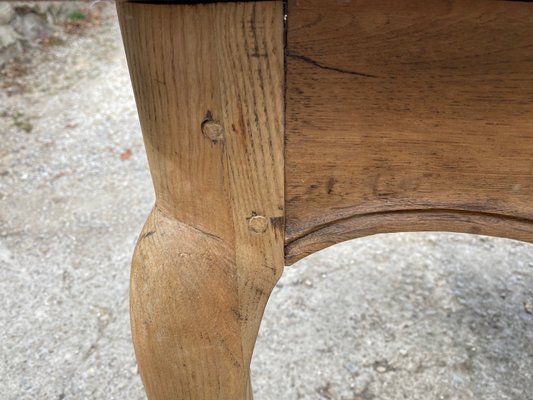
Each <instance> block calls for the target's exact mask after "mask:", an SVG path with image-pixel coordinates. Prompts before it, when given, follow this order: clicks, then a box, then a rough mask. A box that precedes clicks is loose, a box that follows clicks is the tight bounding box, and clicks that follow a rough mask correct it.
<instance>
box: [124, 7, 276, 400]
mask: <svg viewBox="0 0 533 400" xmlns="http://www.w3.org/2000/svg"><path fill="white" fill-rule="evenodd" d="M118 11H119V19H120V24H121V30H122V34H123V38H124V45H125V49H126V55H127V59H128V65H129V69H130V74H131V78H132V82H133V89H134V93H135V98H136V102H137V107H138V111H139V116H140V121H141V127H142V131H143V136H144V140H145V146H146V151H147V154H148V161H149V164H150V170H151V173H152V178H153V182H154V188H155V193H156V205H155V208H154V210H153V212H152V214H151V216H150V217H149V219H148V221H147V222H146V225H145V227H144V229H143V232H142V233H141V236H140V237H139V241H138V244H137V247H136V250H135V255H134V258H133V266H132V274H131V293H130V296H131V323H132V332H133V339H134V345H135V352H136V356H137V360H138V364H139V369H140V373H141V377H142V380H143V383H144V385H145V388H146V392H147V394H148V398H149V399H151V400H166V399H168V400H170V399H173V400H175V399H195V400H197V399H209V400H212V399H222V400H224V399H226V400H238V399H251V397H252V395H251V385H250V383H249V380H250V379H249V377H250V373H249V366H250V361H251V357H252V351H253V347H254V344H255V340H256V336H257V331H258V329H259V324H260V321H261V317H262V314H263V310H264V307H265V305H266V302H267V300H268V296H269V294H270V292H271V290H272V288H273V287H274V285H275V283H276V282H277V280H278V279H279V277H280V275H281V272H282V270H283V258H284V253H283V251H284V250H283V247H284V184H283V183H284V179H283V177H284V172H283V168H284V162H283V124H284V121H283V116H284V113H283V82H284V70H283V65H284V64H283V57H284V55H283V46H282V43H283V35H284V32H283V4H282V3H280V2H264V1H262V2H247V3H220V4H198V5H150V4H141V3H128V2H121V3H118Z"/></svg>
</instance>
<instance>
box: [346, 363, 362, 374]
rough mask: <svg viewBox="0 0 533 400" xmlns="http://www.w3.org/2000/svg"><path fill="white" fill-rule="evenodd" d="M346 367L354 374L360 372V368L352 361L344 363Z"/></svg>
mask: <svg viewBox="0 0 533 400" xmlns="http://www.w3.org/2000/svg"><path fill="white" fill-rule="evenodd" d="M344 368H346V370H347V371H348V372H349V373H350V374H352V375H356V374H357V373H358V372H359V368H358V367H357V366H356V365H354V364H352V363H351V362H347V363H346V364H344Z"/></svg>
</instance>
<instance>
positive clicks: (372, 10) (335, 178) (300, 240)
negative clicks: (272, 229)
mask: <svg viewBox="0 0 533 400" xmlns="http://www.w3.org/2000/svg"><path fill="white" fill-rule="evenodd" d="M532 21H533V4H531V3H527V2H502V1H490V0H483V1H481V0H479V1H476V0H464V1H441V0H439V1H435V0H433V1H412V0H409V1H408V0H403V1H342V2H341V1H335V2H324V1H320V0H307V1H299V0H289V2H288V32H287V49H286V68H287V77H286V78H287V84H286V85H287V86H286V148H285V159H286V161H285V162H286V168H285V179H286V240H285V242H286V245H287V248H286V260H287V261H288V262H289V263H291V262H294V261H296V260H297V259H299V258H301V257H302V256H304V255H307V254H309V253H311V252H313V251H316V250H318V249H320V248H323V247H325V246H327V245H330V244H333V243H336V242H339V241H342V240H346V239H350V238H353V237H358V236H363V235H368V234H373V233H378V232H388V231H394V232H396V231H410V230H449V231H461V232H473V233H480V234H490V235H496V236H507V237H511V238H516V239H521V240H529V241H533V23H532Z"/></svg>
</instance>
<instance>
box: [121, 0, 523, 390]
mask: <svg viewBox="0 0 533 400" xmlns="http://www.w3.org/2000/svg"><path fill="white" fill-rule="evenodd" d="M152 3H153V2H152ZM166 3H172V4H160V3H159V4H147V2H129V1H121V2H119V3H118V11H119V18H120V23H121V29H122V33H123V38H124V44H125V48H126V54H127V58H128V64H129V68H130V74H131V78H132V82H133V88H134V92H135V98H136V101H137V106H138V111H139V116H140V121H141V126H142V130H143V135H144V140H145V145H146V151H147V153H148V159H149V163H150V169H151V173H152V177H153V182H154V188H155V193H156V198H157V200H156V204H155V206H154V209H153V211H152V213H151V215H150V217H149V218H148V221H147V222H146V225H145V227H144V229H143V231H142V233H141V235H140V237H139V241H138V244H137V247H136V250H135V255H134V258H133V268H132V276H131V322H132V330H133V337H134V344H135V351H136V355H137V360H138V363H139V368H140V372H141V376H142V379H143V382H144V385H145V388H146V391H147V394H148V397H149V398H150V399H151V400H166V399H209V400H211V399H224V400H239V399H248V400H249V399H251V398H252V395H251V385H250V379H249V378H250V373H249V366H250V360H251V357H252V351H253V348H254V344H255V340H256V335H257V332H258V329H259V324H260V322H261V317H262V314H263V310H264V308H265V305H266V303H267V300H268V297H269V294H270V293H271V290H272V288H273V287H274V285H275V284H276V282H277V280H278V279H279V277H280V276H281V273H282V271H283V268H284V265H288V264H292V263H294V262H296V261H297V260H299V259H301V258H302V257H304V256H306V255H308V254H311V253H313V252H315V251H317V250H319V249H322V248H324V247H327V246H330V245H332V244H335V243H338V242H340V241H343V240H348V239H353V238H356V237H360V236H365V235H372V234H376V233H381V232H399V231H433V230H439V231H454V232H468V233H475V234H484V235H494V236H503V237H509V238H514V239H518V240H524V241H530V242H533V4H530V3H528V2H520V1H495V0H457V1H445V0H430V1H419V0H399V1H392V0H391V1H386V0H377V1H370V0H364V1H363V0H360V1H356V0H354V1H350V0H338V1H337V0H335V1H334V0H331V1H325V0H305V1H304V0H288V1H287V2H282V1H245V2H224V1H218V2H217V1H182V2H166ZM183 3H187V4H183ZM265 340H268V338H265ZM280 373H283V371H280Z"/></svg>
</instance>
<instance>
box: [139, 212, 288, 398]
mask: <svg viewBox="0 0 533 400" xmlns="http://www.w3.org/2000/svg"><path fill="white" fill-rule="evenodd" d="M245 278H246V277H243V276H240V271H238V270H237V266H236V265H235V264H234V255H233V250H232V249H231V248H229V247H228V246H226V244H225V243H224V242H223V241H222V240H221V239H219V238H217V237H214V236H212V235H209V234H206V233H203V232H201V231H199V230H197V229H195V228H192V227H190V226H188V225H185V224H182V223H180V222H178V221H176V220H175V219H172V218H169V217H167V216H165V215H163V214H162V213H161V212H160V211H159V210H157V209H154V211H153V212H152V214H151V215H150V217H149V218H148V221H147V222H146V225H145V227H144V229H143V232H142V233H141V236H140V238H139V242H138V244H137V247H136V250H135V255H134V258H133V268H132V274H131V293H130V301H131V324H132V331H133V338H134V345H135V352H136V355H137V360H138V363H139V369H140V372H141V376H142V380H143V382H144V385H145V388H146V392H147V394H148V397H149V398H150V399H157V400H166V399H168V400H170V399H172V400H175V399H195V400H197V399H205V400H212V399H221V400H222V399H228V400H238V399H247V400H248V399H249V400H251V398H252V397H251V385H250V384H249V366H250V357H251V354H252V351H253V346H254V344H255V339H256V335H257V330H258V329H259V323H260V320H261V317H262V314H263V310H264V307H265V305H266V302H267V300H268V296H269V294H270V290H271V289H272V288H273V287H274V285H275V283H276V281H277V279H278V278H279V274H276V275H272V276H271V278H270V280H269V281H268V282H267V281H265V280H262V281H261V282H262V286H263V287H257V286H255V287H254V286H246V287H243V285H241V283H242V282H243V279H245ZM244 310H246V311H244ZM247 323H248V324H249V323H251V326H250V325H248V326H247V329H244V328H245V327H246V325H247Z"/></svg>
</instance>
